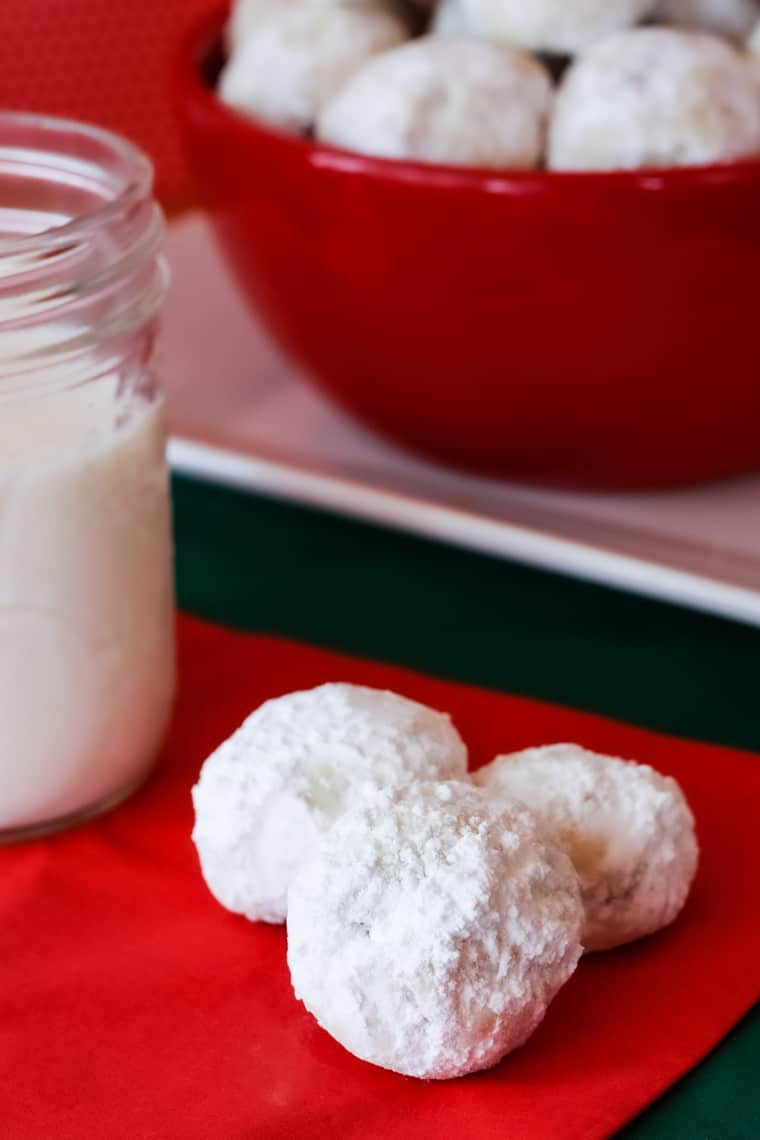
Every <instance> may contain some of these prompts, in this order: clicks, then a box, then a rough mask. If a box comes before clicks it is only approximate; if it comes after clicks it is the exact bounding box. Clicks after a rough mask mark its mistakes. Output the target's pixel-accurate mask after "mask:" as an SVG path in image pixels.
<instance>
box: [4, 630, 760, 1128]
mask: <svg viewBox="0 0 760 1140" xmlns="http://www.w3.org/2000/svg"><path fill="white" fill-rule="evenodd" d="M180 662H181V677H182V684H181V697H180V701H179V707H178V710H177V716H176V720H175V725H174V729H173V732H172V735H171V739H170V742H169V745H168V747H167V749H166V752H165V755H164V757H163V760H162V762H161V764H160V765H159V768H158V771H157V772H156V774H155V776H154V777H153V778H152V780H151V781H150V782H149V783H148V785H147V786H146V787H145V788H144V789H143V791H142V792H141V793H140V794H138V795H137V796H136V797H134V798H133V799H132V800H131V801H130V802H129V803H128V804H126V805H125V806H124V807H122V808H121V809H119V810H117V811H115V812H113V813H112V814H111V815H109V816H106V817H105V818H103V819H101V820H98V821H95V822H93V823H91V824H89V825H86V826H84V827H81V828H79V829H78V830H75V831H71V832H69V833H67V834H63V835H59V836H57V837H53V838H51V839H48V840H44V841H38V842H36V843H31V844H27V845H22V846H17V847H9V848H4V849H0V930H1V931H2V942H1V943H0V963H1V965H0V1088H1V1089H2V1106H1V1108H0V1121H1V1123H0V1132H1V1133H2V1135H3V1137H8V1140H50V1138H51V1137H56V1140H85V1138H86V1140H92V1138H95V1137H103V1138H108V1140H153V1138H155V1140H248V1138H254V1137H255V1138H256V1140H274V1138H275V1137H277V1138H287V1137H293V1138H296V1137H297V1138H299V1140H304V1138H309V1140H320V1138H322V1137H324V1138H328V1137H330V1138H332V1137H341V1138H342V1140H350V1138H357V1140H358V1138H360V1137H361V1138H362V1140H368V1138H374V1137H388V1136H394V1135H396V1136H403V1137H404V1138H405V1140H429V1138H430V1137H431V1136H435V1135H437V1134H438V1133H439V1131H440V1133H441V1134H442V1135H446V1136H453V1137H457V1138H458V1140H467V1138H469V1137H478V1140H487V1138H491V1137H493V1138H494V1140H496V1138H497V1137H498V1138H499V1140H558V1138H563V1140H580V1138H584V1140H589V1138H592V1137H601V1136H605V1135H607V1134H609V1133H611V1132H613V1131H614V1130H616V1129H617V1128H618V1127H619V1126H620V1125H622V1124H623V1122H624V1121H625V1120H626V1119H628V1118H629V1117H630V1116H631V1115H633V1114H634V1113H636V1112H637V1111H638V1110H640V1109H641V1108H643V1107H644V1106H645V1105H646V1104H647V1103H648V1102H650V1101H651V1100H653V1099H654V1098H655V1097H657V1096H658V1094H659V1093H661V1092H662V1091H663V1090H664V1089H665V1088H666V1087H667V1086H668V1085H669V1084H671V1083H672V1082H673V1081H674V1080H676V1079H677V1078H678V1077H679V1076H680V1075H681V1074H682V1073H684V1072H685V1071H686V1070H687V1069H689V1068H690V1067H691V1066H693V1065H694V1064H695V1063H696V1062H697V1061H698V1060H699V1059H700V1058H701V1057H702V1056H703V1055H704V1054H705V1053H706V1052H707V1051H708V1050H709V1049H710V1048H711V1046H713V1045H714V1044H715V1043H716V1042H717V1041H718V1040H719V1039H720V1038H721V1037H722V1036H723V1035H724V1034H725V1033H726V1032H727V1031H728V1029H729V1028H730V1027H731V1026H732V1025H733V1024H734V1023H735V1022H736V1021H737V1019H738V1018H739V1017H740V1016H741V1014H742V1013H743V1012H744V1011H745V1010H747V1009H748V1008H749V1007H750V1006H751V1004H752V1003H753V1002H754V1000H755V999H756V998H757V997H758V994H759V993H760V967H759V966H758V962H760V910H758V908H757V906H756V905H755V902H756V900H757V898H758V892H759V888H760V836H759V835H758V829H757V825H756V816H757V804H758V803H759V802H760V760H759V759H758V757H754V756H750V755H746V754H742V753H737V752H731V751H728V750H723V749H718V748H713V747H707V746H704V745H699V744H692V743H688V742H685V741H678V740H673V739H669V738H666V737H661V736H655V735H653V734H651V733H647V732H644V731H642V730H638V729H635V728H631V727H628V726H624V725H620V724H615V723H613V722H611V721H607V720H603V719H600V718H597V717H592V716H589V715H585V714H582V713H578V712H573V711H570V710H567V709H561V708H555V707H552V706H549V705H545V704H540V703H537V702H533V701H528V700H522V699H517V698H514V697H509V696H503V695H499V694H496V693H491V692H486V691H482V690H478V689H473V688H468V687H466V686H459V685H454V684H449V683H444V682H439V681H434V680H430V679H428V678H424V677H421V676H418V675H415V674H413V673H408V672H405V671H403V670H399V669H395V668H389V667H385V666H382V665H377V664H370V663H367V662H361V661H355V660H351V659H348V658H341V657H337V656H334V655H331V654H328V653H324V652H321V651H319V650H316V649H311V648H306V647H304V646H300V645H296V644H292V643H288V642H283V641H277V640H272V639H267V638H260V637H250V636H243V635H239V634H233V633H229V632H226V631H223V630H220V629H214V628H210V627H207V626H204V625H202V624H200V623H198V622H194V621H191V620H189V619H183V620H182V622H181V626H180ZM328 679H333V680H335V679H347V680H352V681H359V682H365V683H368V684H371V685H382V686H388V687H391V688H394V689H397V690H399V691H401V692H404V693H407V694H409V695H411V696H414V697H417V698H419V699H421V700H424V701H427V702H429V703H430V704H432V705H435V706H438V707H440V708H445V709H448V710H449V711H450V712H451V713H452V714H453V716H454V718H455V720H456V723H457V724H458V726H459V728H460V730H461V731H462V733H463V734H464V736H465V737H466V738H467V739H468V740H469V742H470V744H471V748H472V751H473V760H474V762H475V763H476V764H477V763H480V762H483V761H484V760H486V759H488V758H489V757H490V756H491V755H492V754H493V753H494V752H496V751H498V750H500V749H508V748H513V747H522V746H525V745H527V744H531V743H541V742H548V741H555V740H559V739H568V738H569V739H574V740H578V741H580V742H582V743H584V744H586V745H589V746H591V747H596V748H600V749H607V750H610V751H614V752H619V753H621V754H623V755H629V756H635V757H638V758H640V759H642V760H646V761H650V762H651V763H653V764H655V765H656V766H657V767H658V768H660V769H661V770H663V771H665V772H669V773H672V774H674V775H676V776H677V777H678V779H679V780H680V781H681V782H682V784H683V786H684V788H685V790H686V792H687V794H688V796H689V798H690V800H691V803H692V805H693V807H694V809H695V813H696V816H697V821H698V827H699V834H700V840H701V844H702V848H703V857H702V862H701V867H700V872H699V875H698V878H697V882H696V884H695V888H694V891H693V894H692V897H691V899H690V901H689V903H688V905H687V908H686V910H685V911H684V913H683V915H682V916H681V918H680V919H679V920H678V922H677V923H676V924H675V925H674V926H673V927H671V929H670V930H668V931H666V932H664V933H662V934H660V935H658V936H656V937H654V938H651V939H648V940H647V941H645V942H643V943H640V944H639V945H636V946H632V947H629V948H627V949H623V950H619V951H616V952H613V953H610V954H606V955H597V956H592V957H591V958H589V959H586V960H584V961H583V963H582V964H581V966H580V968H579V970H578V972H577V973H576V975H575V977H574V978H573V979H572V980H571V981H570V983H569V984H568V985H567V986H566V988H565V989H564V990H563V991H562V993H561V994H560V995H559V997H558V998H557V1000H556V1001H555V1003H554V1005H553V1006H552V1008H551V1009H550V1011H549V1014H548V1016H547V1018H546V1020H545V1022H544V1024H543V1025H542V1026H541V1028H540V1029H539V1030H538V1032H537V1033H536V1035H535V1036H534V1038H533V1039H532V1040H531V1041H530V1042H529V1044H528V1045H527V1046H526V1047H525V1048H524V1049H522V1050H521V1051H519V1052H518V1053H515V1054H513V1055H512V1056H511V1057H509V1058H507V1059H506V1060H505V1061H504V1062H502V1064H501V1065H499V1066H498V1067H497V1068H496V1069H493V1070H491V1071H490V1072H488V1073H484V1074H481V1075H478V1076H475V1077H469V1078H466V1079H464V1080H459V1081H453V1082H449V1083H444V1084H436V1083H430V1084H426V1083H422V1082H418V1081H414V1080H410V1079H405V1078H403V1077H399V1076H395V1075H394V1074H391V1073H387V1072H384V1071H382V1070H380V1069H374V1068H372V1067H371V1066H369V1065H366V1064H364V1063H362V1062H360V1061H358V1060H356V1059H354V1058H353V1057H351V1056H350V1055H349V1054H348V1053H346V1052H344V1050H343V1049H342V1048H341V1047H340V1046H339V1045H337V1044H336V1043H335V1042H333V1041H332V1040H330V1038H329V1037H328V1036H327V1035H326V1034H325V1033H323V1032H322V1031H321V1030H320V1029H319V1028H318V1027H317V1025H316V1024H315V1023H314V1022H313V1020H312V1019H311V1018H310V1017H309V1015H308V1014H307V1013H306V1012H305V1010H304V1009H303V1008H302V1007H301V1006H300V1005H298V1004H297V1003H296V1001H295V999H294V998H293V995H292V992H291V989H290V984H289V980H288V974H287V967H286V963H285V934H284V931H283V930H282V929H280V928H272V927H266V926H260V925H252V924H250V923H247V922H246V921H245V920H244V919H240V918H236V917H234V916H232V915H230V914H227V913H226V912H225V911H223V910H222V909H221V908H220V907H219V906H218V905H217V904H216V903H215V902H214V901H213V899H212V898H211V896H210V895H209V894H208V892H207V891H206V888H205V886H204V884H203V882H202V880H201V876H200V873H199V870H198V866H197V861H196V858H195V854H194V850H193V847H192V845H191V842H190V829H191V823H192V811H191V804H190V795H189V792H190V787H191V785H192V784H193V782H194V780H195V777H196V775H197V772H198V769H199V766H200V764H201V761H202V759H203V758H204V756H205V755H206V754H207V753H208V752H209V751H210V750H211V748H212V747H214V746H215V745H216V744H217V743H218V742H219V740H220V739H221V738H222V737H223V736H225V735H226V734H228V733H229V732H230V731H231V730H232V729H233V728H234V727H235V726H236V725H237V724H238V723H239V722H240V720H241V719H242V718H243V716H244V715H245V714H246V713H247V712H249V711H250V709H251V708H252V707H253V706H254V705H255V704H257V703H258V702H259V701H261V700H263V699H265V698H267V697H270V696H273V695H275V694H278V693H281V692H284V691H287V690H289V689H293V688H298V687H305V686H310V685H314V684H317V683H319V682H322V681H325V680H328Z"/></svg>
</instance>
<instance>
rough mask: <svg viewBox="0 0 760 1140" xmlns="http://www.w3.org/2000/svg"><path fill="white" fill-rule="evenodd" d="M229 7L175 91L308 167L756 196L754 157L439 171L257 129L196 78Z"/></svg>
mask: <svg viewBox="0 0 760 1140" xmlns="http://www.w3.org/2000/svg"><path fill="white" fill-rule="evenodd" d="M228 11H229V3H226V4H224V5H223V6H222V7H220V8H217V9H216V10H215V11H214V12H212V13H211V14H208V13H207V14H206V15H205V16H204V18H203V20H201V21H199V22H197V23H196V24H195V25H194V26H193V27H192V28H191V29H190V32H189V33H188V35H187V36H186V37H185V40H184V42H183V45H182V49H181V53H180V57H179V60H178V63H179V76H178V77H179V88H180V92H181V97H182V99H183V100H184V101H185V102H186V103H187V104H189V105H195V106H198V107H202V108H203V110H204V112H205V114H206V115H208V114H209V113H212V114H213V115H214V116H215V117H216V119H217V121H218V122H219V123H220V124H226V126H228V127H235V128H237V129H238V130H240V129H243V130H245V131H246V133H248V134H249V135H250V136H251V138H254V137H257V138H258V139H259V140H260V141H265V140H268V141H270V142H274V143H277V144H278V145H279V146H281V147H283V148H288V149H290V150H291V151H297V152H298V153H299V154H300V155H301V157H302V158H303V159H304V161H305V162H306V163H307V165H309V166H312V167H315V168H320V169H323V170H330V171H334V172H342V173H346V174H350V175H352V176H354V177H356V176H360V175H363V176H365V177H367V178H371V179H373V180H378V181H385V182H392V183H407V184H409V183H413V184H416V185H420V186H423V185H424V186H429V187H431V188H433V187H435V188H445V189H454V190H469V191H474V190H475V191H477V190H479V191H481V192H487V193H489V194H501V195H504V196H511V197H524V196H528V195H537V194H546V193H551V194H556V193H557V191H558V190H561V191H562V193H568V192H571V193H576V194H578V193H580V194H584V193H597V192H599V191H608V190H609V191H613V192H627V193H633V194H636V195H640V194H642V193H647V194H652V193H654V194H663V193H667V192H669V191H677V192H678V193H683V192H684V190H693V191H705V190H709V189H711V188H716V189H717V188H722V187H727V186H746V185H753V186H754V185H755V184H757V188H758V190H760V156H758V157H756V158H755V157H751V158H747V159H742V160H740V161H735V162H724V163H716V164H713V165H710V166H675V167H648V168H640V169H637V170H611V171H596V170H594V171H583V170H578V171H576V170H573V171H556V170H552V171H547V170H515V171H512V170H501V169H482V168H474V167H461V166H445V165H438V164H433V163H422V162H409V161H407V160H402V159H392V158H378V157H374V156H371V155H365V154H357V153H356V152H354V151H346V150H341V149H339V148H337V147H333V146H328V145H326V144H325V143H320V142H315V141H313V140H311V139H307V138H304V137H302V136H300V135H294V134H290V133H288V132H286V131H282V130H279V129H277V128H276V127H271V126H269V125H268V124H264V123H261V122H258V121H257V120H255V119H252V118H251V117H249V116H247V115H245V114H243V113H242V112H239V111H236V110H235V109H234V108H232V107H229V106H228V105H226V104H225V103H223V102H222V101H221V100H220V99H218V98H217V96H216V94H215V92H214V91H213V90H212V89H211V88H210V87H209V86H208V84H207V83H206V81H205V79H204V78H203V75H202V70H203V67H204V65H205V64H206V61H207V60H208V58H209V55H210V53H211V51H212V50H214V49H215V48H217V47H218V46H219V43H220V40H221V35H222V30H223V27H224V23H225V21H226V19H227V14H228Z"/></svg>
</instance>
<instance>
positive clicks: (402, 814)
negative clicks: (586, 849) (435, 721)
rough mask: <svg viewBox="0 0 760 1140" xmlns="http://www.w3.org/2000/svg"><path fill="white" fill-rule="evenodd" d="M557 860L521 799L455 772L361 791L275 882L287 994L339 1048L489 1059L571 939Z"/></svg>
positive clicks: (418, 1073)
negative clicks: (282, 919)
mask: <svg viewBox="0 0 760 1140" xmlns="http://www.w3.org/2000/svg"><path fill="white" fill-rule="evenodd" d="M582 913H583V912H582V906H581V903H580V896H579V893H578V884H577V879H576V876H575V874H574V872H573V869H572V866H571V864H570V862H569V861H568V859H567V858H566V857H565V856H564V855H563V853H562V852H561V851H560V850H559V848H558V847H556V846H555V845H554V844H552V843H548V842H546V841H544V840H542V839H541V838H540V836H539V835H538V833H537V831H536V824H535V820H534V819H533V816H532V815H531V813H530V812H528V811H527V810H526V809H524V808H523V807H522V806H521V805H513V806H511V807H509V808H505V809H498V808H496V809H495V808H494V807H493V806H492V805H491V803H490V802H489V800H488V796H486V795H484V794H483V792H482V791H481V790H480V789H478V788H472V787H470V786H468V785H467V784H451V783H448V784H447V783H443V784H441V783H439V784H418V785H416V786H413V787H410V788H406V789H401V790H396V791H389V792H379V793H374V795H371V796H367V797H365V799H364V801H363V802H360V803H359V804H357V805H355V806H354V807H353V808H351V809H350V810H349V811H348V812H346V814H345V815H344V816H343V817H342V818H341V819H340V820H339V821H338V823H336V824H335V826H334V827H333V828H332V829H331V830H330V831H329V832H328V833H327V834H326V835H325V836H324V838H323V839H322V841H321V843H320V844H319V846H318V847H317V848H316V850H315V853H314V855H313V856H312V858H311V859H309V860H308V861H307V862H306V863H304V864H303V865H302V866H301V868H300V870H299V871H298V873H297V875H296V876H295V878H294V880H293V883H292V885H291V888H290V893H289V896H288V964H289V965H290V974H291V979H292V982H293V988H294V990H295V992H296V996H297V997H299V998H300V999H301V1001H303V1003H304V1005H305V1006H306V1008H307V1009H308V1010H310V1012H311V1013H313V1014H314V1016H315V1017H316V1019H317V1021H318V1022H319V1023H320V1025H321V1026H322V1027H323V1028H324V1029H326V1030H327V1032H328V1033H330V1034H331V1035H332V1036H333V1037H334V1038H335V1039H336V1040H337V1041H339V1042H340V1043H341V1045H343V1046H344V1047H345V1048H346V1049H348V1050H349V1051H350V1052H351V1053H354V1054H355V1055H356V1056H357V1057H361V1058H362V1060H365V1061H371V1062H372V1063H373V1064H375V1065H380V1066H382V1067H383V1068H385V1069H392V1070H394V1071H395V1072H397V1073H405V1074H406V1075H408V1076H412V1077H427V1078H441V1079H442V1078H446V1077H457V1076H462V1075H463V1074H465V1073H471V1072H474V1071H475V1070H477V1069H485V1068H488V1066H490V1065H495V1064H496V1062H497V1061H499V1060H500V1059H501V1058H502V1057H503V1056H504V1055H505V1054H506V1053H508V1052H510V1050H512V1049H516V1048H517V1047H518V1046H519V1045H522V1044H523V1042H524V1041H526V1040H527V1038H528V1037H529V1036H530V1034H531V1033H532V1032H533V1030H534V1029H535V1028H536V1026H537V1025H538V1023H539V1022H540V1021H541V1019H542V1017H543V1016H544V1013H545V1012H546V1008H547V1006H548V1004H549V1002H550V1001H551V1000H552V998H553V997H554V995H555V994H556V992H557V990H558V989H559V988H560V986H562V985H563V984H564V983H565V982H566V981H567V979H568V978H569V977H570V975H571V974H572V973H573V971H574V969H575V966H576V963H577V961H578V957H579V955H580V949H581V948H580V941H579V933H580V926H581V920H582Z"/></svg>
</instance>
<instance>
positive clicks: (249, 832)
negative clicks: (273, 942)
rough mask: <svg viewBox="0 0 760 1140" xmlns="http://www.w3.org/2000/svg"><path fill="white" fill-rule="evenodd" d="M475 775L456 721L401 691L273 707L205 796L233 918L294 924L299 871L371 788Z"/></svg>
mask: <svg viewBox="0 0 760 1140" xmlns="http://www.w3.org/2000/svg"><path fill="white" fill-rule="evenodd" d="M466 772H467V749H466V748H465V746H464V744H463V743H462V740H461V738H460V736H459V733H458V732H457V731H456V729H455V728H454V726H453V724H452V723H451V720H450V719H449V717H448V716H446V715H445V714H444V713H439V712H435V711H433V710H432V709H428V708H426V707H425V706H424V705H421V704H418V703H417V702H415V701H410V700H408V699H407V698H405V697H401V696H398V695H396V694H395V693H390V692H384V691H381V690H377V689H368V688H364V687H361V686H358V685H347V684H328V685H321V686H319V687H318V688H316V689H309V690H305V691H303V692H297V693H289V694H287V695H286V696H283V697H279V698H277V699H276V700H271V701H267V702H266V703H265V704H263V705H262V706H261V707H260V708H258V709H257V710H256V711H255V712H254V713H253V714H252V715H251V716H250V717H248V719H247V720H246V721H245V722H244V724H243V725H242V726H241V727H240V728H239V729H238V730H237V732H235V733H233V735H232V736H231V737H230V738H229V739H228V740H225V741H224V743H223V744H222V745H221V746H220V747H219V748H218V749H217V750H216V751H215V752H214V753H213V754H212V755H211V756H209V758H208V759H207V760H206V762H205V764H204V765H203V768H202V770H201V774H200V779H199V781H198V783H197V785H196V786H195V787H194V788H193V803H194V805H195V827H194V830H193V840H194V842H195V845H196V847H197V849H198V855H199V857H200V861H201V869H202V871H203V876H204V878H205V880H206V883H207V884H208V887H209V889H210V890H211V893H212V894H213V895H214V897H215V898H216V899H217V900H218V901H219V902H220V903H221V904H222V906H225V907H227V909H228V910H231V911H234V912H235V913H238V914H244V915H245V916H246V917H247V918H250V919H252V920H256V919H261V920H263V921H265V922H282V921H283V920H284V918H285V914H286V909H287V890H288V886H289V884H290V880H291V878H292V876H293V873H294V872H295V870H296V868H297V867H298V866H299V864H300V862H301V861H302V859H303V858H304V857H305V855H307V854H308V853H309V852H310V851H311V849H312V848H313V846H314V844H315V843H316V842H317V841H318V839H319V837H320V835H321V834H322V833H323V832H324V831H326V830H327V828H328V827H330V825H331V824H332V823H333V822H334V820H335V819H336V818H337V817H338V816H339V815H340V814H341V813H342V812H343V811H344V810H345V808H346V807H347V806H348V804H349V803H350V802H351V800H352V799H353V798H354V796H355V795H356V794H357V791H358V789H359V788H360V787H362V786H363V785H364V784H365V783H370V784H372V785H375V786H377V787H385V786H391V785H396V784H403V783H405V782H408V781H411V780H437V779H443V780H450V779H459V778H465V776H466Z"/></svg>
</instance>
